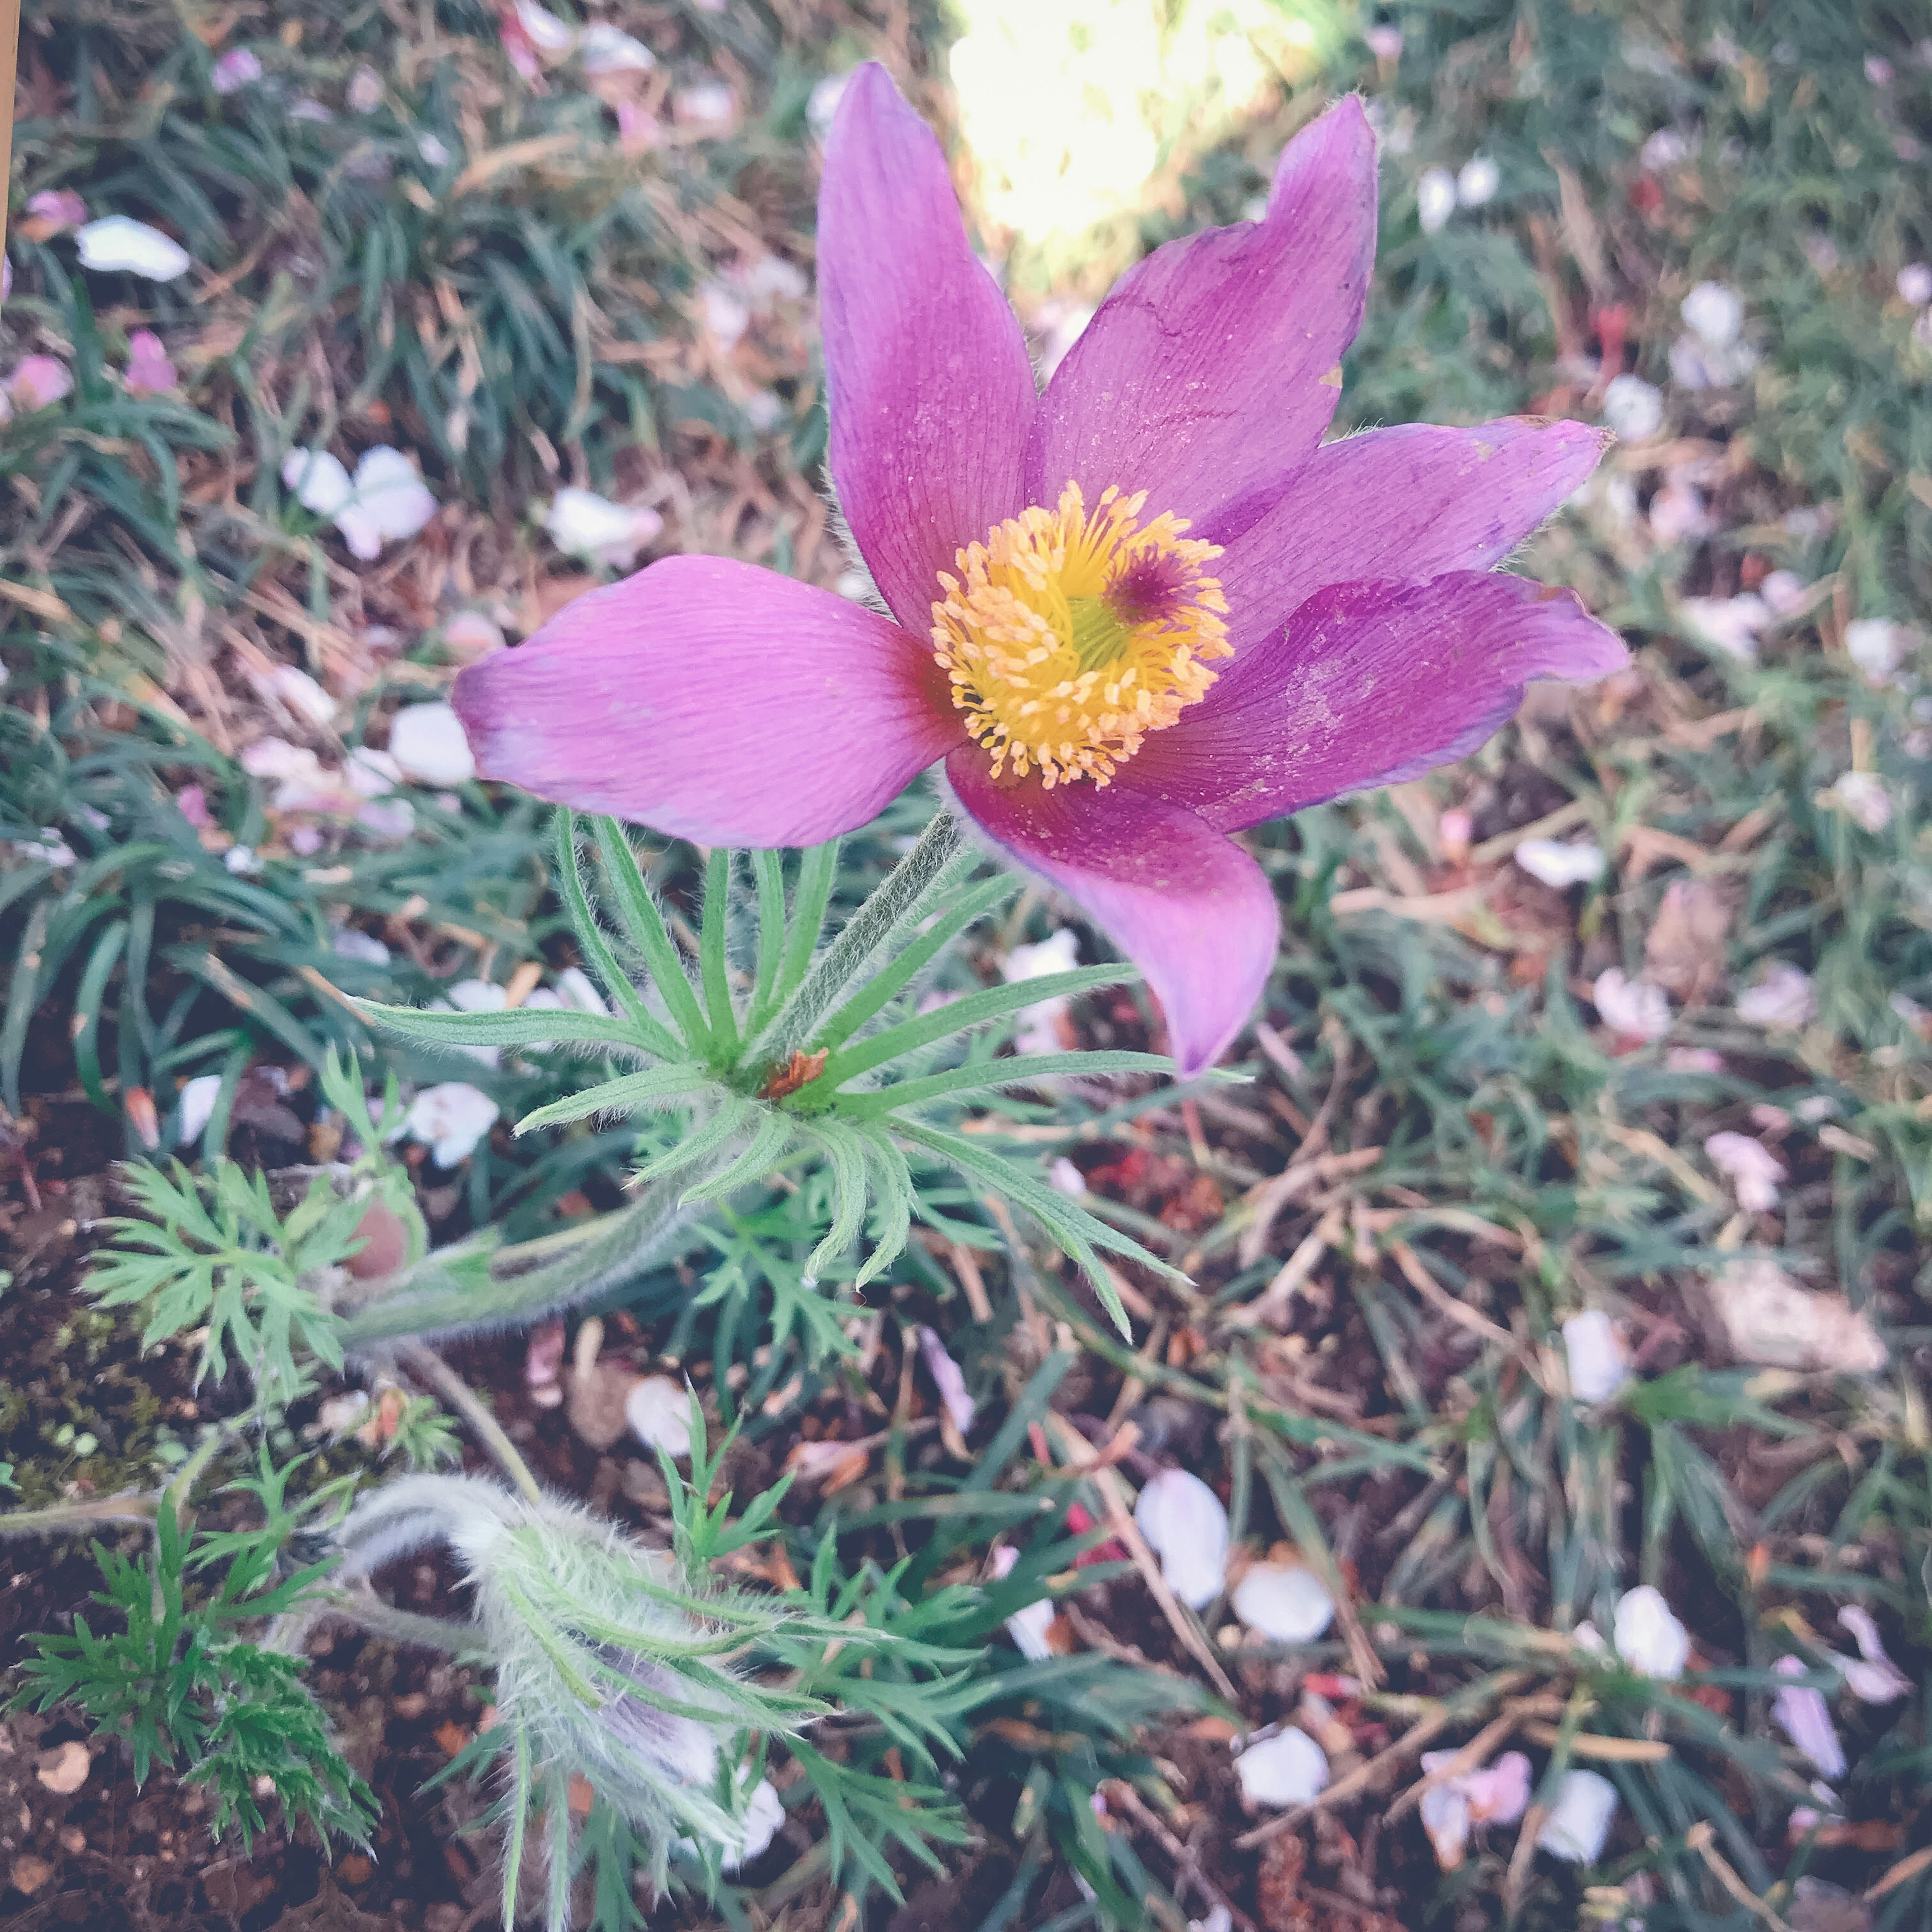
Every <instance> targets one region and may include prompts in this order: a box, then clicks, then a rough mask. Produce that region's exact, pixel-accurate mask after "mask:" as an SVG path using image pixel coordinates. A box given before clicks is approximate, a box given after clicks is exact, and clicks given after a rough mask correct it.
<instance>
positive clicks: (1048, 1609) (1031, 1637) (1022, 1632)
mask: <svg viewBox="0 0 1932 1932" xmlns="http://www.w3.org/2000/svg"><path fill="white" fill-rule="evenodd" d="M1019 1560H1020V1553H1019V1551H1018V1550H1016V1549H1014V1548H1013V1546H1012V1544H1007V1543H1003V1544H1001V1545H1000V1546H999V1547H998V1549H996V1550H995V1551H994V1552H993V1558H992V1571H993V1575H994V1577H995V1580H1004V1579H1005V1578H1007V1577H1010V1576H1011V1575H1012V1574H1013V1567H1014V1565H1016V1564H1017V1563H1018V1562H1019ZM1054 1615H1055V1612H1054V1608H1053V1603H1052V1599H1051V1598H1046V1597H1043V1598H1040V1600H1039V1601H1038V1602H1037V1603H1031V1604H1028V1605H1027V1606H1026V1607H1025V1609H1024V1610H1016V1611H1015V1612H1014V1613H1013V1615H1012V1616H1010V1617H1009V1618H1007V1635H1008V1636H1009V1637H1011V1638H1012V1639H1013V1648H1014V1649H1016V1650H1017V1651H1018V1652H1019V1654H1020V1655H1022V1657H1024V1658H1026V1659H1027V1661H1028V1662H1029V1663H1032V1664H1040V1663H1043V1662H1044V1661H1046V1658H1049V1657H1051V1656H1052V1655H1053V1646H1052V1643H1050V1642H1049V1639H1048V1636H1047V1633H1048V1632H1049V1631H1050V1630H1051V1629H1052V1628H1053V1619H1054Z"/></svg>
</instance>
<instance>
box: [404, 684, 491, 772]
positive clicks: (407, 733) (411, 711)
mask: <svg viewBox="0 0 1932 1932" xmlns="http://www.w3.org/2000/svg"><path fill="white" fill-rule="evenodd" d="M389 755H390V756H391V757H392V758H394V759H395V761H396V763H397V765H398V767H399V768H400V769H401V772H402V774H403V775H404V777H405V778H414V779H415V780H416V781H417V782H418V783H419V784H434V785H451V784H463V783H465V782H466V781H468V780H469V779H471V778H474V777H475V775H476V760H475V756H474V755H473V754H472V752H471V751H470V749H469V739H468V738H467V737H466V736H464V735H463V721H462V720H461V719H460V718H458V716H457V715H456V712H455V709H454V707H452V706H450V705H448V704H446V703H440V702H438V703H433V704H412V705H411V706H409V708H408V709H407V710H404V711H398V712H397V713H396V715H395V718H393V719H392V721H391V723H390V725H389Z"/></svg>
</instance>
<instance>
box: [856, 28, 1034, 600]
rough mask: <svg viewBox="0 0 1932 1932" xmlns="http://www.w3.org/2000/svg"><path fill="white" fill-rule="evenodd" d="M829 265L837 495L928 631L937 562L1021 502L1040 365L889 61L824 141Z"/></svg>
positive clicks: (882, 571)
mask: <svg viewBox="0 0 1932 1932" xmlns="http://www.w3.org/2000/svg"><path fill="white" fill-rule="evenodd" d="M818 275H819V289H820V316H821V320H822V323H823V332H824V339H825V377H826V392H827V395H826V401H827V406H828V407H829V410H830V412H831V419H832V423H831V438H832V440H831V455H832V478H833V481H835V483H836V484H837V485H838V499H839V506H840V508H841V509H842V510H843V511H844V513H845V516H846V519H847V521H848V522H849V523H850V525H851V526H852V534H853V536H854V537H856V538H857V539H858V544H859V549H860V550H862V552H863V553H864V555H865V561H866V562H867V563H868V565H871V571H872V574H873V577H874V578H875V579H876V580H877V583H878V586H879V589H880V591H881V592H883V595H884V596H885V599H886V603H887V604H889V605H890V606H891V607H892V609H893V610H895V611H896V612H897V613H898V616H899V618H900V619H901V622H904V624H905V625H906V626H907V628H909V629H910V630H911V631H913V632H914V633H915V634H916V635H918V636H919V637H924V636H925V635H926V631H927V629H928V628H929V625H931V623H932V604H933V599H934V598H935V596H936V595H938V592H939V583H938V578H939V573H940V571H942V570H950V569H951V568H953V557H954V556H955V553H956V552H957V551H959V550H960V549H961V548H962V547H963V546H965V544H969V543H972V542H974V541H976V540H977V539H978V538H982V537H984V536H985V535H986V533H987V532H989V530H990V529H992V527H993V526H994V525H995V523H1000V522H1001V521H1003V520H1004V519H1005V518H1007V517H1011V516H1014V515H1016V514H1018V513H1019V511H1020V510H1021V509H1022V508H1024V507H1025V497H1024V496H1023V495H1022V492H1021V456H1022V451H1023V450H1024V449H1025V444H1026V437H1027V431H1028V427H1029V425H1031V422H1032V420H1033V414H1034V406H1035V398H1034V380H1033V364H1032V362H1031V359H1029V358H1028V354H1027V348H1026V339H1025V337H1024V336H1023V335H1022V334H1021V332H1020V326H1019V323H1017V322H1016V320H1014V318H1013V311H1012V310H1011V309H1010V308H1007V302H1006V298H1005V297H1004V296H1003V295H1001V293H1000V291H999V290H998V287H997V286H996V285H995V283H994V281H993V278H992V276H991V275H989V274H988V273H987V272H986V269H984V268H983V267H982V266H980V263H979V262H978V261H977V260H975V258H974V254H973V251H972V250H971V248H968V246H967V243H966V231H965V226H964V224H963V223H962V221H961V220H960V217H959V202H957V201H956V199H955V198H954V196H953V182H952V178H951V177H950V175H948V173H947V167H946V157H945V156H944V154H941V151H940V148H939V143H938V141H937V140H936V139H934V137H933V134H932V130H931V129H930V128H929V127H927V126H926V123H925V122H924V121H922V120H921V119H920V118H919V116H918V115H916V114H915V113H913V110H911V109H910V107H907V105H906V104H905V102H904V101H902V100H901V98H899V94H898V89H896V88H895V87H894V86H893V85H892V80H891V78H890V77H889V76H888V75H887V74H886V71H885V69H884V68H882V67H880V66H879V65H877V62H868V63H867V64H866V65H865V66H863V67H862V68H859V70H858V71H857V72H856V74H853V76H852V78H851V80H850V83H849V84H848V85H847V87H846V89H845V91H844V95H843V97H842V98H841V100H840V101H839V104H838V115H837V117H836V118H835V120H834V121H833V122H832V132H831V135H830V136H829V139H828V140H827V141H826V149H825V173H824V178H823V181H822V183H821V184H820V188H819V194H818Z"/></svg>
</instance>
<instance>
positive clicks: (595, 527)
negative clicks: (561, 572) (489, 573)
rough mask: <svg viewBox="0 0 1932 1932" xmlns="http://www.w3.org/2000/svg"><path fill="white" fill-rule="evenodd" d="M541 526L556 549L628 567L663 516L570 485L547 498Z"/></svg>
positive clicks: (654, 534) (655, 533) (658, 528)
mask: <svg viewBox="0 0 1932 1932" xmlns="http://www.w3.org/2000/svg"><path fill="white" fill-rule="evenodd" d="M544 529H547V531H549V532H550V541H551V542H553V544H556V547H557V548H558V549H559V550H563V551H565V552H566V553H568V554H569V555H571V556H582V557H588V558H589V559H590V560H591V561H592V562H595V563H602V564H607V565H610V567H611V568H613V569H616V570H628V569H629V568H631V565H632V564H634V562H636V561H637V552H638V551H639V550H640V549H641V548H642V547H643V546H644V545H645V544H648V543H649V542H651V541H653V540H654V539H655V538H656V537H657V536H658V535H659V534H660V532H661V531H662V530H663V529H664V519H663V518H662V517H661V516H659V515H658V513H657V512H656V511H655V510H652V509H646V508H631V507H629V506H628V505H625V504H622V503H613V502H611V501H610V499H609V498H608V497H607V496H598V494H597V493H596V491H595V490H579V489H577V488H574V487H571V488H566V489H562V490H559V491H558V492H557V493H556V496H554V497H553V499H551V502H550V510H549V512H548V514H547V515H546V516H545V517H544Z"/></svg>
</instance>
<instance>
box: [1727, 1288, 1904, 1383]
mask: <svg viewBox="0 0 1932 1932" xmlns="http://www.w3.org/2000/svg"><path fill="white" fill-rule="evenodd" d="M1709 1306H1710V1309H1711V1312H1712V1315H1713V1316H1714V1317H1715V1320H1716V1323H1717V1326H1718V1334H1719V1335H1720V1337H1721V1339H1722V1340H1723V1342H1724V1346H1725V1348H1726V1349H1727V1351H1728V1352H1730V1355H1732V1356H1733V1358H1735V1359H1736V1361H1740V1362H1750V1363H1754V1364H1757V1365H1758V1366H1759V1367H1764V1368H1770V1369H1791V1370H1796V1371H1797V1372H1799V1373H1801V1374H1817V1373H1826V1374H1834V1375H1849V1376H1868V1375H1875V1374H1876V1373H1878V1371H1879V1370H1881V1369H1882V1368H1883V1367H1885V1361H1886V1351H1885V1343H1884V1342H1883V1341H1882V1340H1881V1339H1880V1338H1879V1334H1878V1331H1876V1329H1875V1328H1873V1326H1872V1325H1871V1322H1870V1319H1869V1318H1867V1316H1864V1315H1863V1314H1861V1313H1860V1312H1859V1311H1858V1310H1856V1309H1855V1308H1853V1307H1852V1304H1851V1303H1850V1302H1849V1301H1848V1300H1847V1299H1846V1297H1845V1296H1843V1295H1833V1294H1828V1293H1823V1292H1820V1291H1818V1290H1817V1289H1808V1288H1805V1287H1804V1286H1801V1285H1800V1284H1799V1283H1798V1282H1796V1281H1794V1280H1793V1279H1792V1277H1790V1275H1788V1274H1786V1273H1785V1271H1784V1269H1782V1268H1780V1267H1779V1266H1778V1264H1777V1263H1776V1262H1773V1261H1764V1260H1759V1261H1739V1262H1731V1263H1730V1264H1729V1265H1727V1266H1726V1267H1724V1268H1722V1269H1721V1270H1720V1271H1718V1273H1717V1274H1715V1275H1714V1276H1713V1277H1712V1279H1711V1283H1710V1289H1709Z"/></svg>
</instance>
